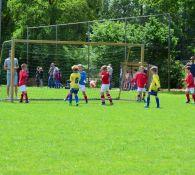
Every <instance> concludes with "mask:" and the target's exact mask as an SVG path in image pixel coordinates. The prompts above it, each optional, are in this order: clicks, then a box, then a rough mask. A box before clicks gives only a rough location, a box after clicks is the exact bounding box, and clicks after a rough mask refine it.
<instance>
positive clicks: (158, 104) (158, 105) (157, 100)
mask: <svg viewBox="0 0 195 175" xmlns="http://www.w3.org/2000/svg"><path fill="white" fill-rule="evenodd" d="M156 105H157V108H159V107H160V100H159V98H158V97H156Z"/></svg>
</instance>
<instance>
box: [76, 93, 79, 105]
mask: <svg viewBox="0 0 195 175" xmlns="http://www.w3.org/2000/svg"><path fill="white" fill-rule="evenodd" d="M75 101H76V103H78V102H79V97H78V95H77V94H76V95H75Z"/></svg>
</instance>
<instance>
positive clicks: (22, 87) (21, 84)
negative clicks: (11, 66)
mask: <svg viewBox="0 0 195 175" xmlns="http://www.w3.org/2000/svg"><path fill="white" fill-rule="evenodd" d="M21 68H22V70H21V71H20V73H19V87H20V91H21V92H22V94H21V98H20V103H22V102H23V99H25V102H26V103H29V101H28V95H27V90H26V82H27V79H28V72H27V65H26V64H22V65H21Z"/></svg>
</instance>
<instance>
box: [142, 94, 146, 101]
mask: <svg viewBox="0 0 195 175" xmlns="http://www.w3.org/2000/svg"><path fill="white" fill-rule="evenodd" d="M145 97H146V93H145V92H144V93H143V97H142V99H143V100H145Z"/></svg>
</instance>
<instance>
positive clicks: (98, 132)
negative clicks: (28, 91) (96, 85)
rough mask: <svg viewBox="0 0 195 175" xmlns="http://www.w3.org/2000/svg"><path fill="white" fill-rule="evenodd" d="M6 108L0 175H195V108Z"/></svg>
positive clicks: (0, 117)
mask: <svg viewBox="0 0 195 175" xmlns="http://www.w3.org/2000/svg"><path fill="white" fill-rule="evenodd" d="M160 99H161V107H162V108H161V109H156V108H155V102H154V100H152V104H151V108H150V109H144V108H143V106H144V104H143V103H136V102H133V101H132V102H125V101H115V104H114V106H101V105H100V102H99V101H91V102H90V103H89V104H87V105H86V104H84V103H81V104H80V106H79V107H75V106H69V105H68V104H67V103H65V102H63V101H59V102H34V101H31V103H30V104H19V103H14V104H11V103H9V102H0V140H1V144H0V175H38V174H40V175H58V174H59V175H69V174H70V175H71V174H79V175H101V174H102V175H121V174H122V175H194V174H195V169H194V167H195V166H194V165H195V104H189V105H186V104H185V97H184V95H179V94H177V95H173V94H166V93H162V94H160Z"/></svg>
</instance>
